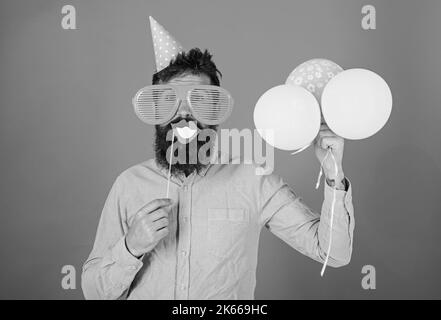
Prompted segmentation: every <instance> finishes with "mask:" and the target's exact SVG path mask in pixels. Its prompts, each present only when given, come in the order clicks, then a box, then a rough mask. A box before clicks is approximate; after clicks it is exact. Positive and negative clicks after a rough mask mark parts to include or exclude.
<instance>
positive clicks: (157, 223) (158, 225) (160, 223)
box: [153, 218, 168, 230]
mask: <svg viewBox="0 0 441 320" xmlns="http://www.w3.org/2000/svg"><path fill="white" fill-rule="evenodd" d="M167 226H168V219H167V218H162V219H159V220H156V221H155V222H153V228H154V229H155V230H159V229H161V228H164V227H167Z"/></svg>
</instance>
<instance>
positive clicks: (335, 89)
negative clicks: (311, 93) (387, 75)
mask: <svg viewBox="0 0 441 320" xmlns="http://www.w3.org/2000/svg"><path fill="white" fill-rule="evenodd" d="M321 106H322V113H323V117H324V118H325V121H326V123H327V124H328V126H329V128H330V129H331V130H332V131H333V132H334V133H336V134H337V135H339V136H341V137H343V138H345V139H352V140H359V139H365V138H368V137H370V136H372V135H374V134H375V133H377V132H378V131H379V130H380V129H381V128H383V126H384V125H385V124H386V122H387V120H388V119H389V116H390V114H391V111H392V93H391V91H390V89H389V86H388V85H387V83H386V81H384V80H383V78H381V77H380V76H379V75H377V74H376V73H374V72H372V71H369V70H366V69H349V70H346V71H343V72H341V73H339V74H338V75H336V76H335V77H334V78H332V79H331V81H329V83H328V84H327V86H326V87H325V89H324V91H323V94H322V101H321Z"/></svg>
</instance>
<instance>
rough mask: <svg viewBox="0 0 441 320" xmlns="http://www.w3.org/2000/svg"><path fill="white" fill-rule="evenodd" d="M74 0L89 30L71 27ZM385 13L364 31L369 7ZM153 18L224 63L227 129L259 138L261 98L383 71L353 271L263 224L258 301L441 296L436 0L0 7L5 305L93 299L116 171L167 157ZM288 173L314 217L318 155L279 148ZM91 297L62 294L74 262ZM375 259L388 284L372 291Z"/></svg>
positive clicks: (359, 192) (359, 149) (347, 161)
mask: <svg viewBox="0 0 441 320" xmlns="http://www.w3.org/2000/svg"><path fill="white" fill-rule="evenodd" d="M65 4H71V5H74V6H75V8H76V11H77V27H78V29H77V30H63V29H62V28H61V24H60V22H61V18H62V14H61V8H62V6H63V5H65ZM366 4H372V5H374V6H375V7H376V9H377V30H373V31H365V30H362V28H361V25H360V22H361V17H362V15H361V8H362V6H363V5H366ZM149 15H152V16H153V17H155V18H156V19H157V20H158V21H159V22H160V23H161V24H163V25H164V26H165V27H166V28H167V29H168V30H169V31H170V32H171V33H172V34H173V35H174V36H175V37H176V38H177V39H178V40H179V41H180V42H181V43H182V44H183V45H184V46H185V47H186V48H191V47H194V46H199V47H201V48H209V49H210V50H211V51H212V52H213V53H214V58H215V62H216V63H217V65H218V67H219V68H220V69H221V71H222V72H223V74H224V78H223V81H222V84H223V86H224V87H225V88H227V89H229V90H230V91H231V92H232V94H233V96H234V97H235V101H236V108H235V110H234V113H233V115H232V117H231V118H230V119H229V121H228V122H227V123H225V124H224V125H223V127H226V128H239V129H242V128H253V121H252V113H253V108H254V105H255V102H256V101H257V99H258V98H259V96H260V95H261V94H262V93H263V92H264V91H266V90H267V89H269V88H271V87H273V86H275V85H278V84H282V83H284V81H285V79H286V77H287V76H288V74H289V73H290V72H291V71H292V70H293V69H294V68H295V67H296V66H297V65H299V64H300V63H301V62H303V61H306V60H309V59H311V58H316V57H324V58H328V59H331V60H333V61H335V62H337V63H338V64H340V65H341V66H342V67H343V68H353V67H362V68H368V69H371V70H373V71H375V72H377V73H379V74H380V75H381V76H382V77H383V78H384V79H385V80H386V81H387V82H388V83H389V85H390V87H391V89H392V93H393V96H394V109H393V111H392V115H391V118H390V121H389V122H388V124H387V125H386V126H385V127H384V128H383V130H382V131H381V132H380V133H378V134H377V135H375V136H374V137H372V138H370V139H367V140H363V141H347V142H346V145H345V156H344V163H343V165H344V170H345V173H346V175H347V176H348V177H349V178H350V180H351V181H352V184H353V201H354V206H355V215H356V230H355V242H354V254H353V259H352V262H351V264H350V265H349V266H347V267H345V268H342V269H330V268H328V269H327V271H326V274H325V277H324V278H321V277H320V268H321V265H320V264H318V263H316V262H313V261H312V260H309V259H308V258H305V257H303V256H302V255H301V254H299V253H297V252H296V251H294V250H292V249H291V248H290V247H289V246H288V245H286V244H285V243H283V242H282V241H281V240H279V239H278V238H276V237H275V236H273V235H272V234H271V233H269V232H268V231H266V230H264V231H263V233H262V236H261V242H260V254H259V265H258V272H257V288H256V298H257V299H262V298H268V299H297V298H300V299H302V298H320V299H321V298H337V299H340V298H361V299H372V298H381V299H383V298H441V276H440V275H439V270H440V263H441V250H440V243H441V232H440V228H441V202H440V200H441V141H440V136H441V129H440V121H441V98H440V89H441V60H440V59H441V40H440V37H439V34H440V30H441V2H440V1H438V0H432V1H430V0H425V1H410V0H407V1H403V0H388V1H380V0H363V1H362V0H357V1H354V0H351V1H349V0H333V1H329V0H321V1H319V0H296V1H278V0H271V1H269V0H268V1H256V0H247V1H245V0H234V1H233V0H228V1H227V0H222V1H207V0H200V1H193V0H186V1H168V0H161V1H153V0H149V1H141V0H132V1H119V0H118V1H117V0H112V1H110V0H94V1H86V0H82V1H79V0H66V1H59V0H57V1H55V0H34V1H23V0H14V1H2V2H1V4H0V77H1V81H0V103H1V109H0V152H1V157H0V170H1V175H0V177H1V183H0V186H1V190H0V199H1V222H0V237H1V238H0V239H1V245H0V260H1V265H0V298H27V299H34V298H44V299H49V298H50V299H52V298H53V299H82V298H83V295H82V292H81V288H80V273H81V265H82V263H83V262H84V260H85V259H86V257H87V255H88V254H89V252H90V250H91V247H92V242H93V240H94V236H95V230H96V227H97V223H98V219H99V216H100V214H101V209H102V206H103V204H104V201H105V198H106V196H107V193H108V191H109V189H110V187H111V184H112V183H113V181H114V179H115V178H116V176H117V175H118V174H119V173H120V172H121V171H123V170H124V169H126V168H128V167H129V166H131V165H134V164H136V163H139V162H141V161H143V160H145V159H148V158H151V157H152V156H153V150H152V141H153V128H151V127H148V126H145V125H144V124H143V123H141V122H140V121H139V120H138V119H137V118H136V116H135V115H134V113H133V112H132V107H131V97H132V95H133V94H134V93H135V92H136V91H137V90H138V89H139V88H141V87H142V86H144V85H147V84H150V82H151V75H152V73H153V71H154V56H153V45H152V42H151V35H150V30H149V24H148V16H149ZM275 160H276V172H277V173H278V174H280V175H281V176H283V177H284V179H285V180H286V181H287V182H288V183H289V184H290V185H291V186H292V187H293V188H294V190H295V191H296V193H298V194H300V195H301V196H302V197H303V198H304V199H305V201H306V202H307V203H308V204H309V205H310V206H311V207H312V208H313V209H315V210H319V209H320V207H321V202H322V200H323V192H322V189H320V191H315V189H314V184H315V179H316V177H317V173H318V161H317V160H316V158H315V156H314V154H313V151H312V149H311V148H310V149H308V150H306V151H304V152H302V153H301V154H298V155H296V156H291V155H290V154H289V153H288V152H282V151H276V159H275ZM64 265H73V266H75V268H76V270H77V289H76V290H68V291H66V290H63V289H62V288H61V279H62V276H63V275H62V274H61V268H62V267H63V266H64ZM364 265H373V266H375V268H376V275H377V289H376V290H372V291H365V290H363V289H362V287H361V279H362V276H363V275H362V274H361V269H362V267H363V266H364Z"/></svg>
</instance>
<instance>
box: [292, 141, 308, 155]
mask: <svg viewBox="0 0 441 320" xmlns="http://www.w3.org/2000/svg"><path fill="white" fill-rule="evenodd" d="M310 145H311V143H310V144H308V145H306V146H304V147H303V148H300V149H299V150H297V151H294V152H293V153H291V154H292V155H294V154H297V153H299V152H302V151H303V150H305V149H306V148H308V147H309V146H310Z"/></svg>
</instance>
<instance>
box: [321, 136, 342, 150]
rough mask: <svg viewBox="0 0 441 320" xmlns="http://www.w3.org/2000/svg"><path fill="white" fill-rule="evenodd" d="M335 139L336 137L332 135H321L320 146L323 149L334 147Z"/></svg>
mask: <svg viewBox="0 0 441 320" xmlns="http://www.w3.org/2000/svg"><path fill="white" fill-rule="evenodd" d="M337 142H338V141H337V139H336V138H334V137H323V138H322V139H321V140H320V146H321V147H322V148H323V149H327V148H329V147H330V148H332V147H335V146H336V145H337Z"/></svg>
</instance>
